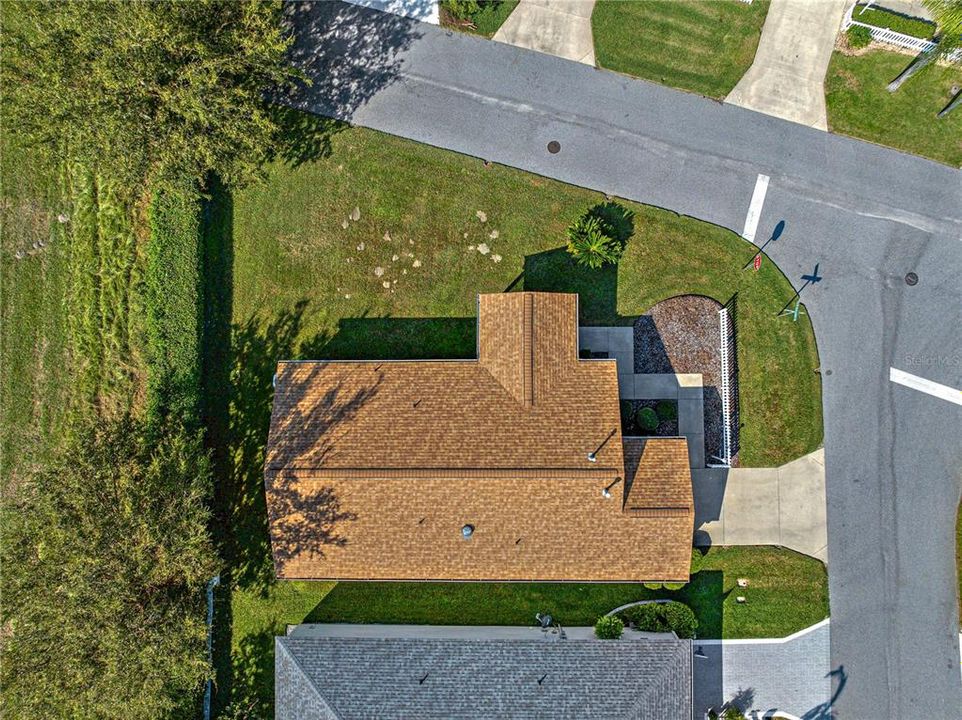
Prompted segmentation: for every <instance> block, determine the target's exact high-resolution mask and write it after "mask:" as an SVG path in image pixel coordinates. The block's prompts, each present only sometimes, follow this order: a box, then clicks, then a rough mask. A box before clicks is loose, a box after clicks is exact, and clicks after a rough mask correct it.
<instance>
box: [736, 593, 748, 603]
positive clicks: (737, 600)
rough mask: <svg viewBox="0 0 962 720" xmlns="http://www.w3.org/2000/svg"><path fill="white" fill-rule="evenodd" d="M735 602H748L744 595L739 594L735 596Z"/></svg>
mask: <svg viewBox="0 0 962 720" xmlns="http://www.w3.org/2000/svg"><path fill="white" fill-rule="evenodd" d="M735 602H737V603H742V604H744V603H746V602H748V600H746V599H745V596H744V595H739V596H738V597H736V598H735Z"/></svg>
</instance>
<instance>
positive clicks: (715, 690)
mask: <svg viewBox="0 0 962 720" xmlns="http://www.w3.org/2000/svg"><path fill="white" fill-rule="evenodd" d="M693 647H694V657H693V658H692V671H693V673H694V677H695V688H694V690H695V692H694V697H695V699H694V703H695V707H694V718H695V720H702V718H703V717H704V716H705V715H704V714H705V713H706V712H707V711H708V709H709V708H714V709H715V710H716V711H717V710H719V709H720V708H721V707H722V705H723V704H725V703H732V704H733V705H737V706H738V707H739V709H741V710H742V712H744V713H745V714H746V715H748V717H753V715H750V714H749V713H751V712H752V711H755V712H756V713H757V714H758V715H757V716H758V717H764V714H765V713H766V712H770V711H773V710H781V711H782V712H788V713H791V714H792V715H797V716H798V717H800V718H804V720H823V719H824V720H828V719H829V718H831V717H832V714H831V709H832V702H833V698H832V680H833V675H832V674H831V668H830V656H829V622H828V620H823V621H822V622H820V623H818V624H817V625H813V626H812V627H810V628H806V629H805V630H802V631H800V632H797V633H795V634H794V635H789V636H788V637H787V638H784V639H778V640H705V641H701V642H699V641H698V640H695V641H694V643H693ZM840 673H841V675H844V670H842V671H839V672H836V673H835V675H836V676H838V675H839V674H840ZM836 679H837V680H838V687H839V689H837V690H836V693H837V694H838V695H841V693H844V692H845V687H844V685H845V680H844V677H839V678H836ZM880 717H881V716H880Z"/></svg>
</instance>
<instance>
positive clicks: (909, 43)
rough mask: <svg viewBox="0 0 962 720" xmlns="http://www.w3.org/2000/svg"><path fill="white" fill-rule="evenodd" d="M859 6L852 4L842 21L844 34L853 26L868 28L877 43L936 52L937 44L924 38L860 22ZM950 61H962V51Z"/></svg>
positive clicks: (955, 53)
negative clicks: (856, 11) (856, 12)
mask: <svg viewBox="0 0 962 720" xmlns="http://www.w3.org/2000/svg"><path fill="white" fill-rule="evenodd" d="M857 6H858V2H854V3H852V5H851V7H850V8H849V9H848V11H847V12H846V13H845V19H844V20H843V21H842V32H845V31H846V30H848V29H849V28H850V27H852V26H853V25H857V26H859V27H864V28H868V30H869V32H870V33H871V34H872V39H873V40H875V41H876V42H881V43H887V44H889V45H895V46H896V47H901V48H905V49H906V50H912V51H914V52H917V53H924V52H930V51H932V50H935V48H936V47H937V45H936V43H934V42H932V41H931V40H923V39H922V38H917V37H912V36H911V35H905V34H904V33H900V32H895V31H894V30H888V29H886V28H880V27H875V26H874V25H869V24H868V23H863V22H859V21H858V20H856V19H855V18H856V17H858V16H857V15H855V8H856V7H857ZM949 59H950V60H951V61H952V62H958V61H959V60H960V59H962V51H959V50H957V51H955V52H954V53H953V54H952V55H951V56H950V57H949Z"/></svg>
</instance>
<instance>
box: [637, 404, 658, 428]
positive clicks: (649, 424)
mask: <svg viewBox="0 0 962 720" xmlns="http://www.w3.org/2000/svg"><path fill="white" fill-rule="evenodd" d="M635 422H636V423H637V424H638V427H639V428H640V429H641V430H643V431H645V432H654V431H655V430H657V429H658V414H657V413H656V412H655V411H654V410H652V409H651V408H650V407H645V408H641V409H640V410H639V411H638V414H637V415H635Z"/></svg>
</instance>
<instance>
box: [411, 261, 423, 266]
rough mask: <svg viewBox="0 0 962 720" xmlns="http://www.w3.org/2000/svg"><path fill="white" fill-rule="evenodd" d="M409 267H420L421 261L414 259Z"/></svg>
mask: <svg viewBox="0 0 962 720" xmlns="http://www.w3.org/2000/svg"><path fill="white" fill-rule="evenodd" d="M411 267H416V268H418V267H421V261H420V260H415V261H414V262H413V263H411Z"/></svg>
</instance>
